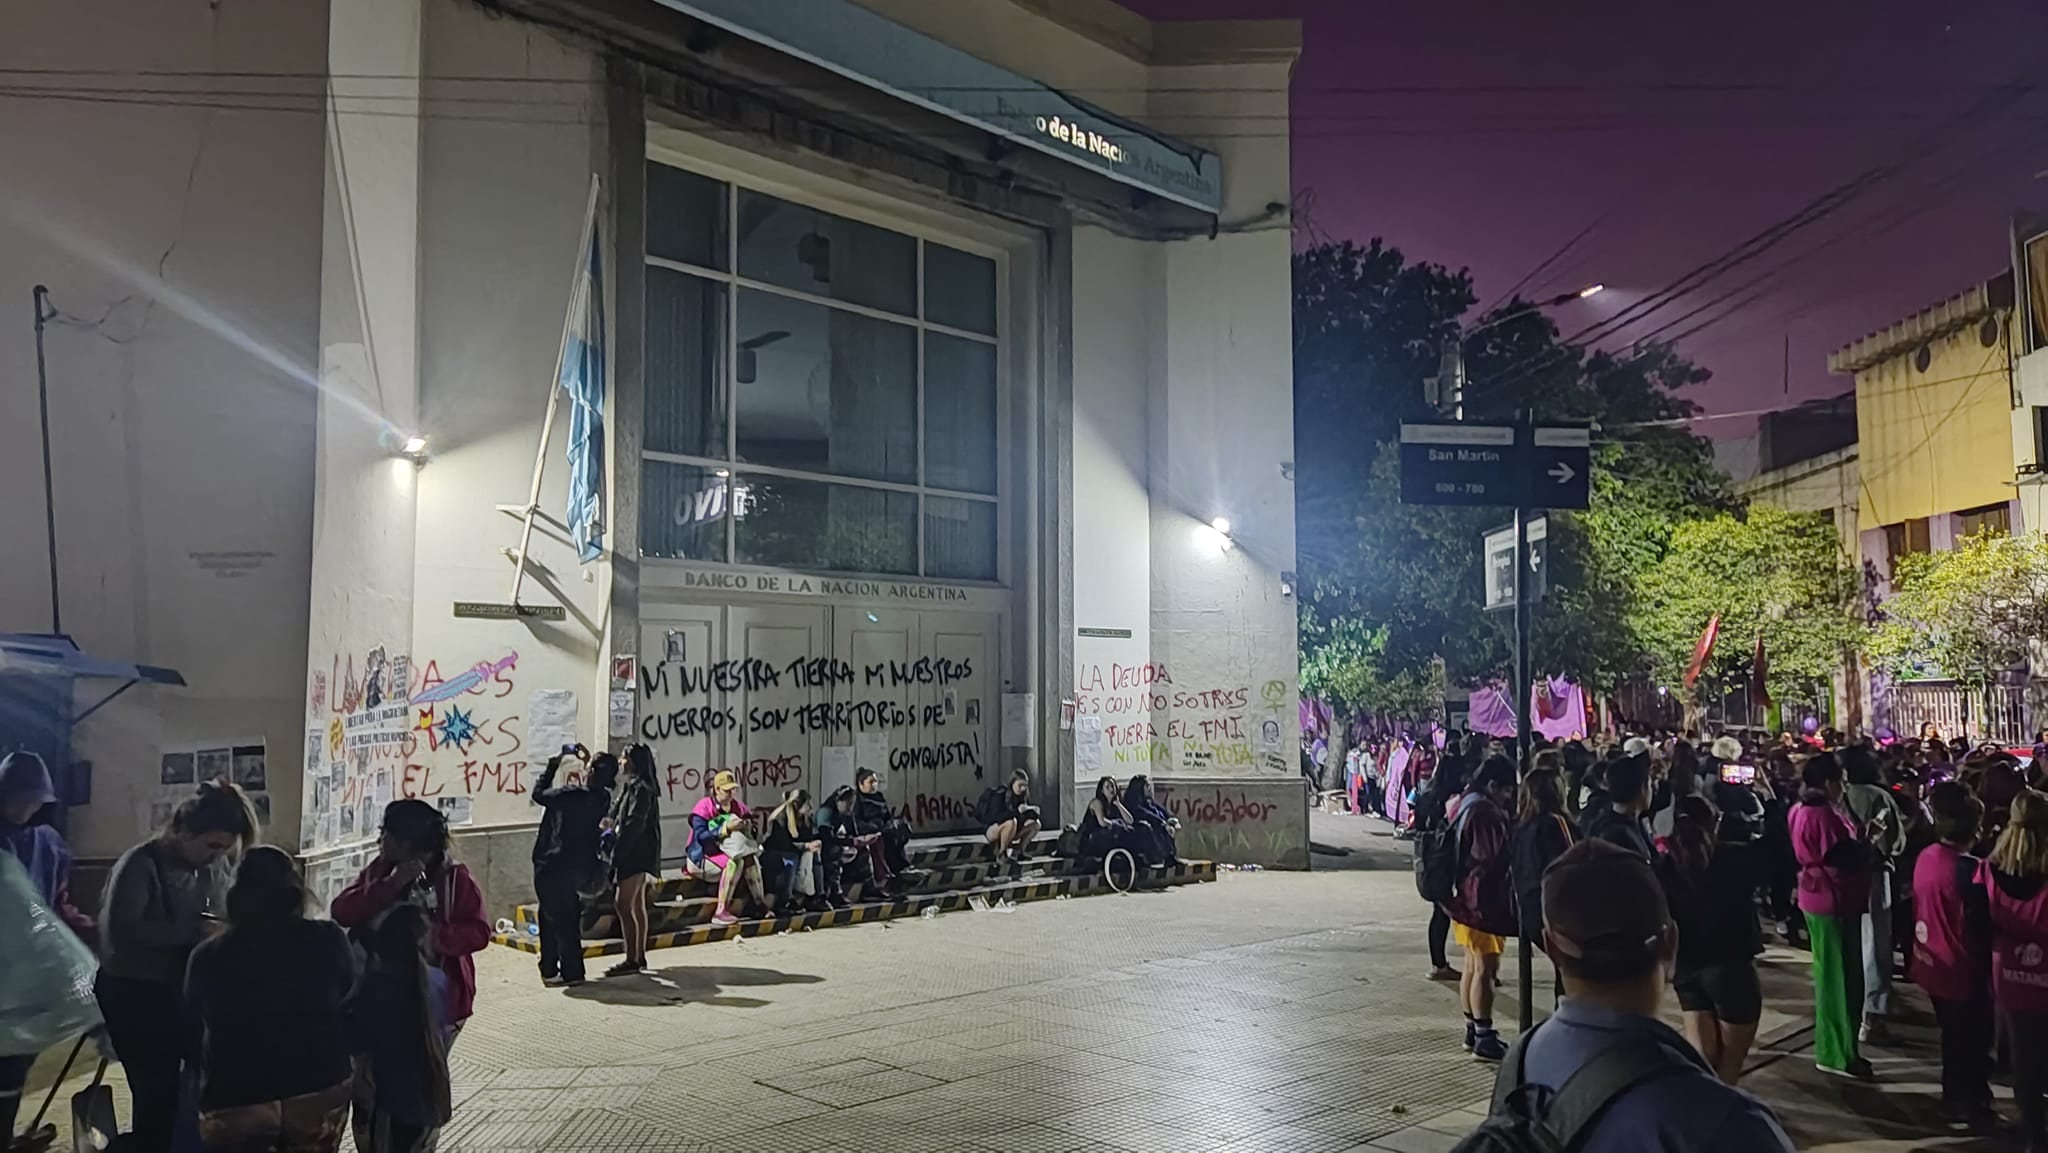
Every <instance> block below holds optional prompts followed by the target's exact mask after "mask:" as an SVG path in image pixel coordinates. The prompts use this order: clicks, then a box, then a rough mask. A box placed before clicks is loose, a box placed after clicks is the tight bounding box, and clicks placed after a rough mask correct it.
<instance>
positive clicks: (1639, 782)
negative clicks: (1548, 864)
mask: <svg viewBox="0 0 2048 1153" xmlns="http://www.w3.org/2000/svg"><path fill="white" fill-rule="evenodd" d="M1641 739H1642V738H1640V737H1637V738H1632V739H1631V740H1630V741H1629V743H1630V744H1631V745H1633V744H1636V743H1637V742H1638V741H1640V740H1641ZM1605 785H1606V790H1605V791H1604V792H1596V793H1594V794H1593V796H1592V798H1591V800H1590V801H1589V803H1588V804H1587V806H1586V812H1585V814H1584V815H1583V816H1582V817H1581V818H1580V819H1579V828H1580V829H1582V830H1584V831H1585V834H1586V839H1587V840H1589V841H1609V842H1612V843H1613V844H1616V845H1620V846H1621V847H1622V848H1624V849H1627V850H1628V851H1629V852H1632V853H1634V854H1636V855H1637V856H1639V857H1641V858H1642V859H1643V860H1644V861H1645V862H1646V863H1647V862H1649V861H1652V860H1655V859H1656V856H1657V853H1656V849H1655V848H1654V847H1653V846H1652V845H1651V844H1650V833H1649V830H1648V829H1645V828H1644V827H1643V814H1644V813H1645V812H1646V811H1648V810H1649V807H1650V754H1649V752H1648V750H1647V748H1645V749H1643V750H1641V751H1638V752H1634V753H1630V754H1629V755H1627V756H1625V757H1623V758H1621V759H1620V760H1618V761H1614V762H1612V763H1610V764H1609V765H1608V766H1607V773H1606V779H1605Z"/></svg>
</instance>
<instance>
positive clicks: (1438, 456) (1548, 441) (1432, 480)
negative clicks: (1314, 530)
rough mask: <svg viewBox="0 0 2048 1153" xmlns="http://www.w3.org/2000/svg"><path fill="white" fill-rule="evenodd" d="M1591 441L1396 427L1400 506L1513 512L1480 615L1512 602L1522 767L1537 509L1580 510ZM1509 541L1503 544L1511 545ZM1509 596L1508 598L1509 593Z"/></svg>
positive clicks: (1530, 967)
mask: <svg viewBox="0 0 2048 1153" xmlns="http://www.w3.org/2000/svg"><path fill="white" fill-rule="evenodd" d="M1592 473H1593V437H1592V433H1591V432H1590V431H1589V430H1588V429H1586V428H1584V427H1579V426H1558V425H1545V426H1541V427H1538V426H1536V425H1534V424H1533V423H1531V422H1530V421H1529V420H1528V419H1527V418H1523V419H1521V420H1519V421H1517V422H1516V423H1515V424H1513V425H1486V424H1463V423H1458V422H1438V423H1432V424H1404V425H1402V426H1401V502H1402V503H1403V504H1437V505H1508V506H1511V507H1512V508H1513V509H1514V510H1515V522H1514V526H1513V528H1512V529H1510V530H1505V531H1498V532H1494V533H1488V534H1487V537H1486V544H1485V552H1484V554H1483V555H1484V557H1485V560H1486V565H1487V570H1486V578H1487V579H1486V602H1487V604H1486V607H1487V608H1489V609H1491V608H1497V607H1501V606H1500V605H1498V604H1496V603H1495V602H1496V597H1497V596H1502V595H1511V596H1512V597H1513V608H1514V611H1515V672H1514V684H1515V691H1516V695H1517V697H1518V698H1519V699H1517V700H1515V701H1514V702H1513V704H1514V706H1515V754H1516V760H1517V761H1518V762H1519V764H1520V768H1521V771H1524V772H1526V771H1527V770H1528V767H1529V745H1530V740H1529V689H1530V684H1531V681H1532V679H1533V678H1532V677H1531V675H1530V668H1529V663H1530V662H1529V603H1530V602H1531V601H1533V600H1535V599H1537V598H1538V597H1540V596H1541V595H1542V594H1543V590H1544V589H1545V588H1546V587H1547V586H1548V583H1549V582H1548V580H1547V578H1546V576H1545V573H1544V571H1543V570H1544V568H1545V567H1546V566H1545V564H1544V560H1543V557H1544V554H1542V553H1537V552H1532V551H1531V546H1532V543H1534V542H1542V541H1544V540H1545V539H1546V538H1547V537H1548V536H1549V524H1548V521H1547V520H1546V519H1545V518H1542V517H1532V515H1531V514H1532V513H1535V512H1537V511H1539V510H1542V509H1583V508H1588V507H1590V506H1591V504H1592V498H1593V485H1592ZM1510 537H1512V540H1511V541H1510V539H1509V538H1510ZM1495 538H1500V539H1499V543H1500V544H1501V545H1504V546H1506V549H1507V550H1511V551H1508V553H1507V555H1508V558H1509V560H1508V567H1509V569H1510V570H1511V571H1510V572H1496V570H1495V567H1494V565H1495V562H1494V559H1493V558H1494V555H1495V553H1496V551H1497V549H1496V544H1495ZM1510 587H1512V589H1513V592H1512V593H1511V594H1510V593H1508V591H1507V590H1508V588H1510ZM1534 950H1535V945H1534V942H1532V941H1530V940H1529V937H1528V935H1527V934H1526V933H1525V934H1523V935H1522V939H1521V942H1520V948H1519V950H1518V953H1519V956H1518V957H1517V963H1518V967H1519V969H1520V972H1519V974H1518V976H1519V977H1520V983H1521V994H1522V996H1521V1001H1522V1004H1521V1013H1520V1017H1521V1028H1522V1032H1523V1033H1524V1034H1527V1033H1528V1031H1529V1027H1530V1023H1531V1020H1532V1014H1533V1012H1534V1007H1535V1002H1534V998H1532V997H1531V995H1530V986H1531V984H1532V983H1533V980H1534V976H1533V973H1534V959H1533V958H1534Z"/></svg>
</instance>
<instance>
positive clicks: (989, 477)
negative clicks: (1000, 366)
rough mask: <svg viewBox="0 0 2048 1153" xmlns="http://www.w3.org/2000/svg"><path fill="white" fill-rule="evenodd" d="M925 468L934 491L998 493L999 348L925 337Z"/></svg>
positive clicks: (938, 336)
mask: <svg viewBox="0 0 2048 1153" xmlns="http://www.w3.org/2000/svg"><path fill="white" fill-rule="evenodd" d="M924 342H925V343H924V380H925V385H924V469H925V483H926V484H927V485H930V486H931V487H933V488H951V489H959V490H960V491H962V492H985V493H991V494H993V493H994V492H995V491H996V348H995V345H992V344H983V343H981V342H980V341H976V340H962V339H961V338H959V337H957V336H947V335H946V334H945V333H942V332H927V333H925V337H924Z"/></svg>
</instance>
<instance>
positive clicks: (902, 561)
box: [735, 476, 917, 573]
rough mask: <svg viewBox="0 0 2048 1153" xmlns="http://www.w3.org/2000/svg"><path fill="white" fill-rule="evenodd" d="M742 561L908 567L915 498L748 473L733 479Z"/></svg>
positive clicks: (849, 568)
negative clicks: (735, 489)
mask: <svg viewBox="0 0 2048 1153" xmlns="http://www.w3.org/2000/svg"><path fill="white" fill-rule="evenodd" d="M737 491H738V495H737V497H736V498H735V503H736V505H737V513H738V522H737V534H738V535H737V538H736V539H737V551H738V554H739V556H738V559H739V562H740V563H741V564H759V565H774V566H776V567H779V568H800V569H828V570H832V571H835V572H870V573H915V572H916V571H917V497H915V496H913V495H911V494H910V493H903V492H889V491H886V490H884V489H878V488H856V487H854V486H852V485H844V484H827V483H825V482H823V481H816V480H791V479H789V478H787V477H779V476H747V477H743V478H741V481H740V483H739V485H738V490H737Z"/></svg>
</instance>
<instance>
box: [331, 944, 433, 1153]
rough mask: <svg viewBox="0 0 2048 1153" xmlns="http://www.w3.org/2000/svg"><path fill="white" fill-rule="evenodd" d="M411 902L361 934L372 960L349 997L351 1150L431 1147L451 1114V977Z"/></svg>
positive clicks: (383, 1152)
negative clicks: (352, 1063) (353, 1071)
mask: <svg viewBox="0 0 2048 1153" xmlns="http://www.w3.org/2000/svg"><path fill="white" fill-rule="evenodd" d="M432 932H433V926H432V923H431V922H430V921H428V919H427V917H426V914H425V912H424V911H423V910H422V909H420V908H419V907H418V906H416V905H399V906H396V907H394V908H392V909H391V910H390V911H389V912H388V913H386V914H385V915H384V916H383V917H381V918H379V919H378V921H377V923H376V925H375V926H374V927H373V928H372V929H371V930H370V931H369V933H368V934H366V936H365V945H366V948H365V952H366V953H367V954H368V960H369V964H368V967H367V968H366V969H365V970H364V971H363V979H362V983H361V984H360V985H359V986H357V988H356V993H355V996H354V997H353V998H352V999H351V1000H350V1002H349V1014H348V1018H349V1040H350V1048H351V1051H352V1052H353V1053H354V1054H355V1056H356V1078H355V1092H354V1095H353V1101H354V1109H353V1123H352V1125H351V1126H350V1128H351V1129H352V1130H353V1131H354V1133H355V1139H356V1153H431V1151H432V1150H433V1148H434V1144H435V1140H436V1138H437V1137H438V1136H439V1134H440V1131H441V1126H443V1125H446V1124H447V1123H448V1118H449V1115H450V1114H451V1113H452V1112H453V1105H452V1099H451V1092H450V1088H449V1078H448V1046H449V1043H450V1042H451V1041H452V1040H453V1026H452V1024H451V1022H449V1020H448V1015H447V1005H448V991H447V985H448V975H447V973H446V972H445V971H443V970H442V969H441V968H440V967H439V966H437V965H435V964H434V958H433V946H432V943H431V939H432Z"/></svg>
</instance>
